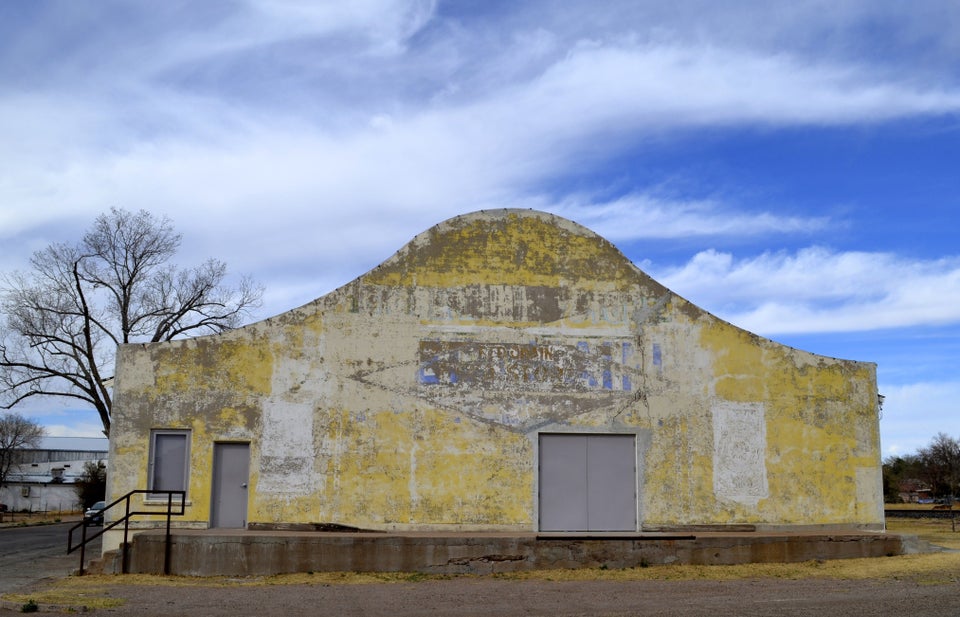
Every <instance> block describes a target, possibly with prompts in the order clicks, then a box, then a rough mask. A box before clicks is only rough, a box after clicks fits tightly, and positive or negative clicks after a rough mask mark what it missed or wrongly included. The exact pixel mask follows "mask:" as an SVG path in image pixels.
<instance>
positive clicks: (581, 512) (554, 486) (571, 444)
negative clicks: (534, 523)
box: [540, 435, 587, 531]
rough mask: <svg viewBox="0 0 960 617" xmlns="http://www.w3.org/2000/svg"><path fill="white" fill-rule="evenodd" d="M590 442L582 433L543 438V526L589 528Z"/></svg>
mask: <svg viewBox="0 0 960 617" xmlns="http://www.w3.org/2000/svg"><path fill="white" fill-rule="evenodd" d="M586 470H587V443H586V442H585V441H584V440H583V439H581V438H580V436H579V435H541V437H540V529H541V530H543V531H571V530H586V529H587V473H586Z"/></svg>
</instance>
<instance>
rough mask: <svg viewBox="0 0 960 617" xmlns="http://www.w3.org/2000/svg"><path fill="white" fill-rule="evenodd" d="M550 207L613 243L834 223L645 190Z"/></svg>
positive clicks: (787, 230)
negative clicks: (600, 199)
mask: <svg viewBox="0 0 960 617" xmlns="http://www.w3.org/2000/svg"><path fill="white" fill-rule="evenodd" d="M549 209H551V210H552V211H553V212H555V213H556V214H559V215H561V216H564V217H566V218H569V219H572V220H574V221H577V222H578V223H580V224H581V225H584V226H586V227H589V228H590V229H592V230H593V231H595V232H597V233H598V234H600V235H601V236H603V237H604V238H607V239H609V240H613V241H630V240H637V239H641V238H645V239H649V238H670V239H674V238H691V237H698V236H699V237H703V236H709V237H717V236H737V237H747V236H760V235H778V234H798V233H800V234H806V233H811V232H814V231H817V230H820V229H823V228H825V227H827V226H828V225H830V224H831V221H830V220H829V219H827V218H825V217H803V216H781V215H778V214H773V213H771V212H758V213H749V212H741V211H737V210H735V209H733V208H731V207H729V206H725V205H724V204H723V203H721V202H718V201H714V200H687V201H681V200H677V199H671V198H669V197H667V198H661V197H659V196H657V195H655V194H641V193H631V194H628V195H625V196H623V197H620V198H618V199H615V200H613V201H608V202H595V201H592V200H589V199H587V198H581V197H577V196H573V197H569V198H567V199H565V200H564V201H563V202H561V203H560V204H559V205H557V206H554V207H552V208H549Z"/></svg>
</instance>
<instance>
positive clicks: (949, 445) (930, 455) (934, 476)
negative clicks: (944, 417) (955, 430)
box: [917, 433, 960, 498]
mask: <svg viewBox="0 0 960 617" xmlns="http://www.w3.org/2000/svg"><path fill="white" fill-rule="evenodd" d="M917 456H918V458H919V459H920V463H921V465H922V467H923V471H924V474H925V476H926V480H927V481H928V482H929V483H930V486H931V488H933V494H934V495H936V496H939V497H951V498H952V497H953V496H955V495H956V494H957V480H958V478H960V440H958V439H954V438H953V437H950V436H949V435H947V434H946V433H937V435H936V437H934V438H933V440H932V441H931V442H930V445H928V446H927V447H925V448H920V450H919V451H918V452H917Z"/></svg>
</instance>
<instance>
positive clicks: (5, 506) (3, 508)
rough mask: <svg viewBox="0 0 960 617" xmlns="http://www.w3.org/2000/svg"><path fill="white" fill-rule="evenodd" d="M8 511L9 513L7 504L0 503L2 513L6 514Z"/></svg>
mask: <svg viewBox="0 0 960 617" xmlns="http://www.w3.org/2000/svg"><path fill="white" fill-rule="evenodd" d="M6 511H7V504H5V503H0V512H6Z"/></svg>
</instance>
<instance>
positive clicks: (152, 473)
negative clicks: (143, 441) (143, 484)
mask: <svg viewBox="0 0 960 617" xmlns="http://www.w3.org/2000/svg"><path fill="white" fill-rule="evenodd" d="M163 436H178V437H183V440H184V448H183V487H182V489H159V490H183V491H184V494H185V495H186V494H187V493H188V491H189V487H190V441H191V439H190V438H191V432H190V429H172V428H163V429H152V430H151V431H150V455H149V458H148V461H147V490H151V491H152V490H154V488H155V486H154V485H155V483H156V473H157V465H156V463H157V461H156V457H157V437H163ZM144 497H145V499H144V500H145V501H156V502H166V501H167V498H166V496H165V495H150V494H147V495H145V496H144ZM174 499H175V500H179V496H174Z"/></svg>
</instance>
